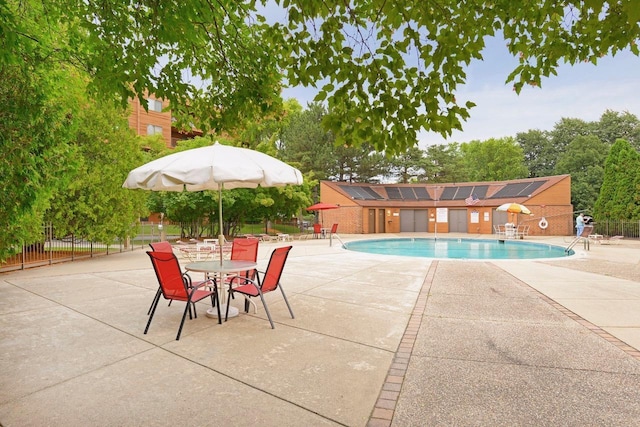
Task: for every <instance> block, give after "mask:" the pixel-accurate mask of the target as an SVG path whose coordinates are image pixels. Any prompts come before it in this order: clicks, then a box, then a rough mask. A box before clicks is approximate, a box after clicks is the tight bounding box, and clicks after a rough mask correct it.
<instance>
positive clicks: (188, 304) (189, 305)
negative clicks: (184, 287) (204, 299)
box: [176, 298, 191, 341]
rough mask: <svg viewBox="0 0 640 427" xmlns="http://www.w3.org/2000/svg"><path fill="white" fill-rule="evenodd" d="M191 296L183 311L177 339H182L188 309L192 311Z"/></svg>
mask: <svg viewBox="0 0 640 427" xmlns="http://www.w3.org/2000/svg"><path fill="white" fill-rule="evenodd" d="M190 307H191V298H189V300H187V306H186V307H185V308H184V313H182V320H181V321H180V328H178V335H176V341H178V340H179V339H180V334H181V333H182V327H183V326H184V321H185V319H186V318H187V311H188V312H189V313H191V309H190Z"/></svg>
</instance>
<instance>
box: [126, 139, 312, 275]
mask: <svg viewBox="0 0 640 427" xmlns="http://www.w3.org/2000/svg"><path fill="white" fill-rule="evenodd" d="M287 184H293V185H299V184H302V174H301V173H300V171H299V170H298V169H296V168H294V167H292V166H289V165H288V164H286V163H284V162H282V161H280V160H278V159H276V158H275V157H271V156H269V155H267V154H264V153H261V152H259V151H255V150H249V149H247V148H239V147H233V146H229V145H222V144H220V143H218V142H216V143H215V144H213V145H210V146H207V147H201V148H194V149H191V150H185V151H180V152H177V153H173V154H170V155H168V156H165V157H161V158H159V159H156V160H154V161H152V162H149V163H147V164H144V165H142V166H140V167H138V168H136V169H134V170H132V171H131V172H129V175H128V176H127V179H126V180H125V182H124V184H122V186H123V187H124V188H131V189H136V188H139V189H143V190H152V191H184V190H186V191H201V190H217V191H218V193H219V197H218V200H219V202H218V217H219V219H220V235H219V236H218V239H219V243H220V247H221V248H222V244H223V243H224V235H223V233H222V224H223V221H222V190H223V189H224V188H226V189H233V188H256V187H258V186H260V187H283V186H285V185H287ZM220 263H222V251H220Z"/></svg>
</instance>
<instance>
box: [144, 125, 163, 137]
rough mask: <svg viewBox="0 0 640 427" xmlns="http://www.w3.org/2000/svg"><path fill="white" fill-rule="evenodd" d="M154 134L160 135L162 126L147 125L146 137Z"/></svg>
mask: <svg viewBox="0 0 640 427" xmlns="http://www.w3.org/2000/svg"><path fill="white" fill-rule="evenodd" d="M155 134H159V135H162V126H156V125H148V126H147V135H155Z"/></svg>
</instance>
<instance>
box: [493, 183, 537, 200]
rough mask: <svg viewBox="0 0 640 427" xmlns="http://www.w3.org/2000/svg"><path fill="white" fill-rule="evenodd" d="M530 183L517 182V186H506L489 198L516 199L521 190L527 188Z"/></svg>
mask: <svg viewBox="0 0 640 427" xmlns="http://www.w3.org/2000/svg"><path fill="white" fill-rule="evenodd" d="M529 184H531V183H530V182H519V183H517V184H507V185H505V186H504V187H503V188H502V189H501V190H499V191H498V192H497V193H496V194H494V195H493V196H491V198H492V199H503V198H507V197H518V196H519V195H520V193H521V192H522V190H524V189H525V188H527V187H528V186H529Z"/></svg>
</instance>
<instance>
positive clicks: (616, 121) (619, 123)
mask: <svg viewBox="0 0 640 427" xmlns="http://www.w3.org/2000/svg"><path fill="white" fill-rule="evenodd" d="M595 132H596V135H597V136H598V137H599V138H600V139H601V140H602V141H604V142H606V143H607V144H610V145H613V144H614V143H615V142H616V141H617V140H618V139H624V140H625V141H627V142H628V143H630V144H631V146H632V147H635V149H636V150H637V151H640V121H639V120H638V118H637V117H636V116H635V115H633V114H631V113H629V112H624V113H618V112H615V111H611V110H607V111H605V112H604V113H603V114H602V116H601V117H600V121H599V122H598V123H597V124H596V131H595Z"/></svg>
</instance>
